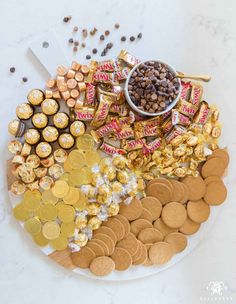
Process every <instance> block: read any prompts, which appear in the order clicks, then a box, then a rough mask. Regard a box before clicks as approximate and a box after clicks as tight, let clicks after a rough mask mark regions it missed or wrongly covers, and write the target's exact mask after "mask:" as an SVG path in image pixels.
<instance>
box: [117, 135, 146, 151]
mask: <svg viewBox="0 0 236 304" xmlns="http://www.w3.org/2000/svg"><path fill="white" fill-rule="evenodd" d="M145 143H146V139H145V138H140V139H132V140H123V141H122V147H123V148H124V149H125V150H127V151H133V150H138V149H142V148H143V146H144V144H145Z"/></svg>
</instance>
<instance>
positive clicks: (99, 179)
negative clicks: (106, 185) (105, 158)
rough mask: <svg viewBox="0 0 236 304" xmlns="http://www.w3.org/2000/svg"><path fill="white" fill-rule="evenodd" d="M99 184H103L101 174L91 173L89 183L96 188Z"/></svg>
mask: <svg viewBox="0 0 236 304" xmlns="http://www.w3.org/2000/svg"><path fill="white" fill-rule="evenodd" d="M100 183H103V177H102V174H101V173H95V172H92V181H91V184H92V185H93V186H97V185H100Z"/></svg>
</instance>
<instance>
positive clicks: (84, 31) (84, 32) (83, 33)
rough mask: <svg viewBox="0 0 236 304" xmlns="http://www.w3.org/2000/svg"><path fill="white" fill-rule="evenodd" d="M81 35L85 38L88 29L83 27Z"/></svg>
mask: <svg viewBox="0 0 236 304" xmlns="http://www.w3.org/2000/svg"><path fill="white" fill-rule="evenodd" d="M82 35H83V37H84V38H87V37H88V31H87V30H86V29H83V30H82Z"/></svg>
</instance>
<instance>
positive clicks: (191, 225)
mask: <svg viewBox="0 0 236 304" xmlns="http://www.w3.org/2000/svg"><path fill="white" fill-rule="evenodd" d="M200 226H201V224H199V223H196V222H194V221H192V220H191V219H190V218H189V217H188V216H187V218H186V221H185V222H184V223H183V225H182V226H181V227H180V228H179V231H180V232H182V233H183V234H186V235H191V234H194V233H196V232H197V231H198V230H199V228H200Z"/></svg>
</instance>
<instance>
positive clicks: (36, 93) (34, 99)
mask: <svg viewBox="0 0 236 304" xmlns="http://www.w3.org/2000/svg"><path fill="white" fill-rule="evenodd" d="M27 99H28V102H29V103H31V104H32V105H33V106H39V105H40V104H41V103H42V102H43V100H44V93H43V92H42V91H41V90H38V89H33V90H31V91H30V92H29V93H28V95H27Z"/></svg>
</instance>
